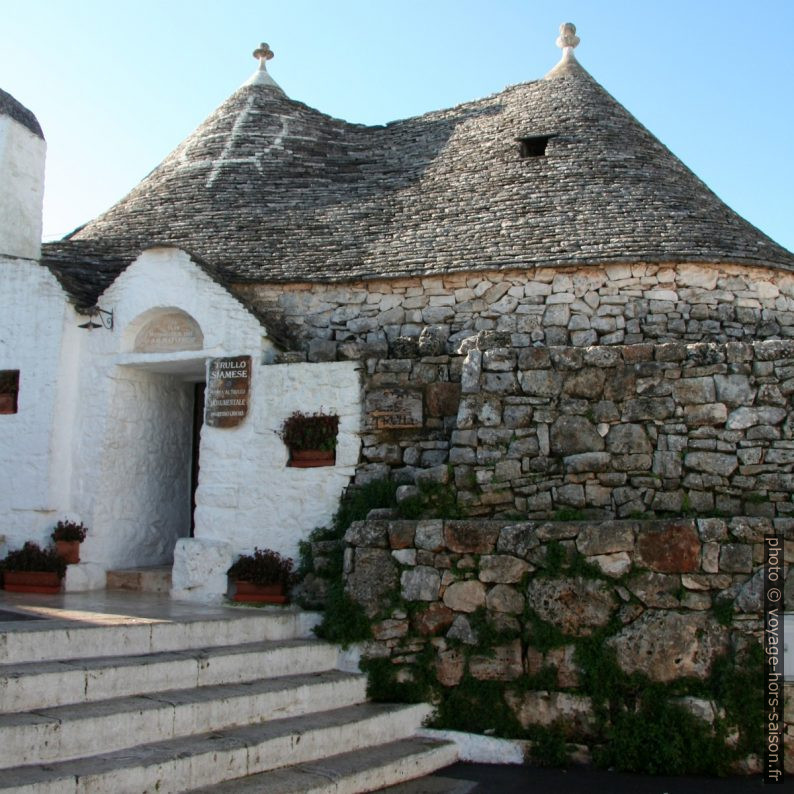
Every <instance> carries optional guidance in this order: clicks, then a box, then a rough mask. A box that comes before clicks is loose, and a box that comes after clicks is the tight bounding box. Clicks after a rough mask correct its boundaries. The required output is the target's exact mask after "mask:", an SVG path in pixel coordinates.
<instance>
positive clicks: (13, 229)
mask: <svg viewBox="0 0 794 794" xmlns="http://www.w3.org/2000/svg"><path fill="white" fill-rule="evenodd" d="M46 148H47V147H46V144H45V143H44V141H43V139H41V138H39V136H38V135H34V134H33V133H32V132H31V131H30V130H29V129H28V128H27V127H24V126H23V125H22V124H19V123H18V122H16V121H14V119H12V118H11V117H10V116H6V115H3V114H0V256H3V255H6V256H16V257H21V258H26V259H38V257H39V253H40V251H41V203H42V199H43V198H44V157H45V152H46Z"/></svg>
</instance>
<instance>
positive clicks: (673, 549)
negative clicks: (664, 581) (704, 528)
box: [637, 521, 700, 573]
mask: <svg viewBox="0 0 794 794" xmlns="http://www.w3.org/2000/svg"><path fill="white" fill-rule="evenodd" d="M637 561H638V563H639V564H640V565H643V566H644V567H646V568H650V569H651V570H652V571H660V572H661V573H689V572H692V571H697V570H698V568H699V567H700V538H699V536H698V533H697V531H696V529H695V525H694V522H692V521H682V522H676V523H661V524H660V523H656V522H654V523H652V524H651V525H650V526H644V527H643V528H642V529H641V530H640V532H639V534H638V536H637Z"/></svg>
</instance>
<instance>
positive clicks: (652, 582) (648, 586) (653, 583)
mask: <svg viewBox="0 0 794 794" xmlns="http://www.w3.org/2000/svg"><path fill="white" fill-rule="evenodd" d="M679 585H680V579H679V578H678V577H677V576H673V575H671V574H664V573H654V572H653V571H640V572H638V573H636V574H634V575H633V576H632V577H631V579H630V581H629V583H628V588H629V590H631V592H632V593H634V595H635V596H637V598H639V599H640V601H642V603H643V604H645V606H647V607H653V608H658V609H675V608H676V607H677V606H678V605H679V604H678V598H677V597H676V593H677V592H678V588H679Z"/></svg>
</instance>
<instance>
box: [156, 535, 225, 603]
mask: <svg viewBox="0 0 794 794" xmlns="http://www.w3.org/2000/svg"><path fill="white" fill-rule="evenodd" d="M236 556H237V555H236V552H235V549H234V547H233V546H232V545H231V543H224V542H223V541H213V540H204V539H199V538H181V539H180V540H178V541H177V542H176V547H175V548H174V566H173V568H172V569H171V597H172V598H174V599H177V600H187V601H199V602H202V603H213V602H214V603H218V602H220V601H221V600H222V599H223V597H224V596H225V595H226V591H227V590H228V584H229V581H228V577H227V575H226V571H228V570H229V568H230V567H231V564H232V563H233V562H234V559H235V557H236Z"/></svg>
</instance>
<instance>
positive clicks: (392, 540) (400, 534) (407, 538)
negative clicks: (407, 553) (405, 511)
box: [388, 521, 416, 549]
mask: <svg viewBox="0 0 794 794" xmlns="http://www.w3.org/2000/svg"><path fill="white" fill-rule="evenodd" d="M388 533H389V546H390V547H391V548H392V549H407V548H410V547H411V546H413V545H414V536H415V534H416V524H415V522H413V521H390V522H389V527H388Z"/></svg>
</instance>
